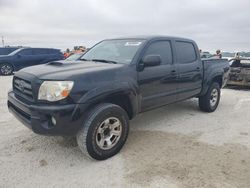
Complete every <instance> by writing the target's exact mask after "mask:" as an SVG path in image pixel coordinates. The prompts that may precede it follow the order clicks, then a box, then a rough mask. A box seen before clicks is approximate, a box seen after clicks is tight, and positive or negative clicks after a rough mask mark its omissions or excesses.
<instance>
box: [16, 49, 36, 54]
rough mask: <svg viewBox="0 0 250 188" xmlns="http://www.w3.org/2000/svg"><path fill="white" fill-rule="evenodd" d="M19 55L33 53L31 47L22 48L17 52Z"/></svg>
mask: <svg viewBox="0 0 250 188" xmlns="http://www.w3.org/2000/svg"><path fill="white" fill-rule="evenodd" d="M19 54H20V55H33V51H32V49H24V50H22V51H21V52H19Z"/></svg>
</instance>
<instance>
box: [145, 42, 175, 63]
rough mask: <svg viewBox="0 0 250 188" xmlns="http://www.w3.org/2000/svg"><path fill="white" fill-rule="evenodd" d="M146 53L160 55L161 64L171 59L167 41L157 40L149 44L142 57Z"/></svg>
mask: <svg viewBox="0 0 250 188" xmlns="http://www.w3.org/2000/svg"><path fill="white" fill-rule="evenodd" d="M147 55H160V56H161V60H162V64H171V63H172V61H173V57H172V49H171V44H170V42H169V41H157V42H153V43H152V44H150V46H149V47H148V48H147V50H146V52H145V54H144V57H145V56H147Z"/></svg>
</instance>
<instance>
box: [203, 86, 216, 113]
mask: <svg viewBox="0 0 250 188" xmlns="http://www.w3.org/2000/svg"><path fill="white" fill-rule="evenodd" d="M215 90H216V91H217V94H218V96H217V99H216V101H214V102H213V103H212V102H210V101H211V100H212V98H213V92H214V91H215ZM220 94H221V90H220V85H219V83H217V82H214V83H212V84H211V86H210V87H209V89H208V90H207V93H206V94H205V95H204V96H201V97H199V107H200V109H201V111H204V112H214V111H215V110H216V108H217V107H218V104H219V102H220ZM211 103H212V104H211Z"/></svg>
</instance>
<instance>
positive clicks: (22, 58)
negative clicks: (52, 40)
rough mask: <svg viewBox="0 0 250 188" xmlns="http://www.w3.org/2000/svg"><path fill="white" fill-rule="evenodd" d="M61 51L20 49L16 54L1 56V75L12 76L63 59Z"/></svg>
mask: <svg viewBox="0 0 250 188" xmlns="http://www.w3.org/2000/svg"><path fill="white" fill-rule="evenodd" d="M63 58H64V57H63V54H62V53H61V51H60V50H59V49H52V48H20V49H17V50H15V51H14V52H12V53H10V54H8V55H4V56H0V74H2V75H10V74H12V73H13V71H18V70H20V69H22V68H24V67H29V66H33V65H40V64H45V63H47V62H50V61H55V60H61V59H63Z"/></svg>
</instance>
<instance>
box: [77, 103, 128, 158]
mask: <svg viewBox="0 0 250 188" xmlns="http://www.w3.org/2000/svg"><path fill="white" fill-rule="evenodd" d="M128 132H129V120H128V115H127V113H126V112H125V111H124V110H123V109H122V108H121V107H120V106H117V105H114V104H108V103H104V104H100V105H97V106H96V107H94V108H93V109H92V110H91V111H90V113H89V115H88V116H87V118H86V120H85V122H84V125H83V128H82V129H81V130H80V131H79V132H78V134H77V143H78V146H79V148H80V149H81V151H82V152H83V153H84V154H85V155H87V156H90V157H92V158H94V159H96V160H104V159H107V158H109V157H112V156H113V155H115V154H117V153H118V152H119V151H120V150H121V148H122V147H123V145H124V143H125V142H126V139H127V135H128Z"/></svg>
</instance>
